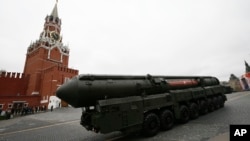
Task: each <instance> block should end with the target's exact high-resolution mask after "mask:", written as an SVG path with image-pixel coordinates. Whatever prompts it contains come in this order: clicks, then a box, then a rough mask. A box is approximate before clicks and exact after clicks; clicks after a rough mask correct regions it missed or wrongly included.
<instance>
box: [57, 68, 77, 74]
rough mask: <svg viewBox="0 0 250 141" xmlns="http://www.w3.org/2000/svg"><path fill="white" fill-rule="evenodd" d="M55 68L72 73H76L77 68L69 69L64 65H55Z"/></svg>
mask: <svg viewBox="0 0 250 141" xmlns="http://www.w3.org/2000/svg"><path fill="white" fill-rule="evenodd" d="M57 70H58V71H62V72H67V73H72V74H75V75H77V74H78V70H75V69H71V68H66V67H61V66H57Z"/></svg>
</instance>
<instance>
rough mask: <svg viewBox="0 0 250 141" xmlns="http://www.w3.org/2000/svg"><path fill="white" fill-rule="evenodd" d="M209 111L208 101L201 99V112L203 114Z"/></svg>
mask: <svg viewBox="0 0 250 141" xmlns="http://www.w3.org/2000/svg"><path fill="white" fill-rule="evenodd" d="M207 111H208V106H207V102H206V101H205V100H201V102H200V113H201V114H202V115H204V114H206V113H207Z"/></svg>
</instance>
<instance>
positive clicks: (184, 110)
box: [179, 105, 190, 123]
mask: <svg viewBox="0 0 250 141" xmlns="http://www.w3.org/2000/svg"><path fill="white" fill-rule="evenodd" d="M189 115H190V113H189V109H188V107H187V106H185V105H182V106H181V107H180V119H179V121H180V123H187V122H188V120H189Z"/></svg>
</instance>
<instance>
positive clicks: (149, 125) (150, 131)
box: [142, 113, 160, 136]
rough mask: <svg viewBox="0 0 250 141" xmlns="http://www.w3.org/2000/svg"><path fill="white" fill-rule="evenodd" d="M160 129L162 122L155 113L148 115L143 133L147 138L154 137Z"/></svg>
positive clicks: (144, 122) (145, 118)
mask: <svg viewBox="0 0 250 141" xmlns="http://www.w3.org/2000/svg"><path fill="white" fill-rule="evenodd" d="M159 129H160V120H159V117H158V116H157V115H156V114H155V113H149V114H146V115H145V117H144V121H143V129H142V131H143V133H144V135H145V136H154V135H156V134H157V133H158V131H159Z"/></svg>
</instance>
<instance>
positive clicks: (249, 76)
mask: <svg viewBox="0 0 250 141" xmlns="http://www.w3.org/2000/svg"><path fill="white" fill-rule="evenodd" d="M245 67H246V72H245V74H243V75H242V76H241V78H240V84H241V87H242V89H243V90H250V66H249V65H248V63H247V62H246V61H245Z"/></svg>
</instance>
